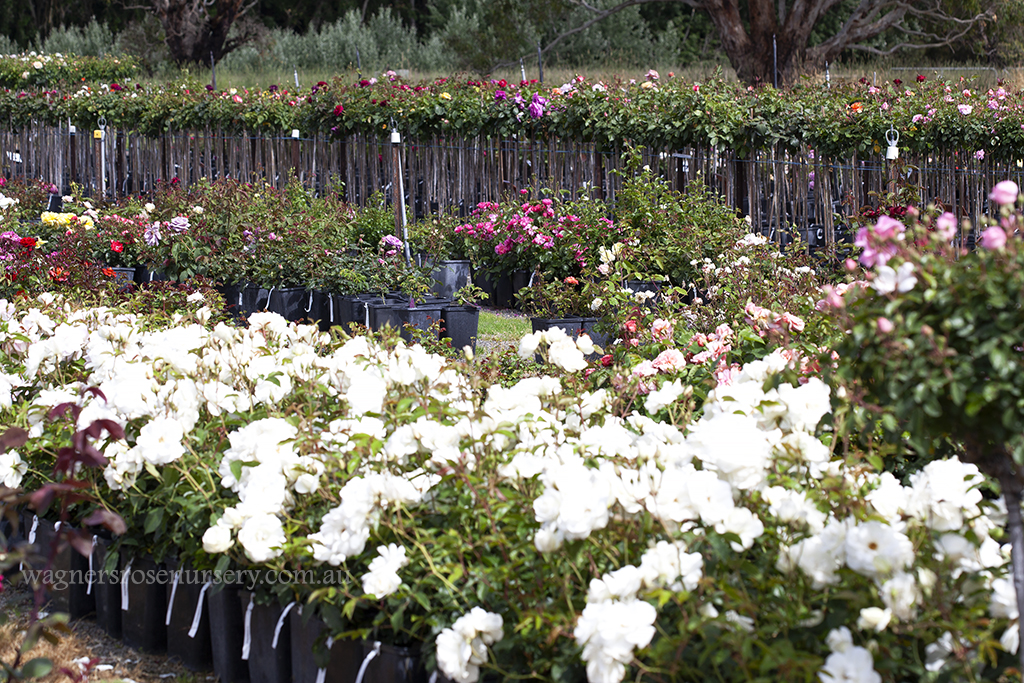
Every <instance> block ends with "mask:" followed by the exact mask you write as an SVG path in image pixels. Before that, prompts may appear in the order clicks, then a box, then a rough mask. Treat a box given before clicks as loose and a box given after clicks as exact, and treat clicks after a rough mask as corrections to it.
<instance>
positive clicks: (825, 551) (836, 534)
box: [780, 520, 849, 590]
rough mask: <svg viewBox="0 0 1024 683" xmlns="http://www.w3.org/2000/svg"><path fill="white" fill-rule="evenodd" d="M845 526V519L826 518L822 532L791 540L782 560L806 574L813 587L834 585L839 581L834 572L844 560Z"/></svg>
mask: <svg viewBox="0 0 1024 683" xmlns="http://www.w3.org/2000/svg"><path fill="white" fill-rule="evenodd" d="M848 526H849V525H848V523H847V522H839V521H836V520H833V521H831V522H829V523H828V524H827V525H826V526H825V528H824V530H822V532H821V533H819V534H817V535H816V536H810V537H808V538H805V539H803V540H802V541H800V542H799V543H796V544H794V545H793V546H792V547H791V548H790V549H789V550H788V552H787V553H786V555H785V561H786V562H788V563H791V564H793V565H795V566H797V567H799V568H800V570H801V571H802V572H803V573H804V574H806V575H807V576H809V577H810V578H811V580H812V582H813V585H814V587H815V588H816V589H819V590H820V589H821V588H824V587H825V586H831V585H835V584H836V583H838V582H839V576H838V575H837V574H836V572H837V571H838V570H839V568H840V567H842V566H843V563H844V562H845V561H846V532H847V529H848ZM781 560H783V558H781V557H780V561H781Z"/></svg>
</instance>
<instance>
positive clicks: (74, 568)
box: [36, 519, 96, 619]
mask: <svg viewBox="0 0 1024 683" xmlns="http://www.w3.org/2000/svg"><path fill="white" fill-rule="evenodd" d="M56 538H57V528H56V525H55V524H54V523H53V522H50V521H48V520H45V519H41V520H39V524H38V527H37V529H36V544H37V545H38V546H39V552H40V554H41V555H42V556H43V557H49V556H50V552H51V545H52V544H53V543H54V542H55V540H56ZM88 572H89V558H88V557H85V556H83V555H81V554H80V553H79V552H78V551H77V550H75V549H74V548H72V547H71V545H70V544H69V543H68V542H67V541H66V540H64V541H61V544H60V548H59V550H58V552H57V554H56V555H55V556H54V559H53V564H52V565H51V566H50V576H49V580H50V585H49V586H48V587H47V589H46V595H47V598H48V599H49V600H50V603H51V606H52V609H54V610H55V611H57V612H66V613H67V614H69V615H70V616H71V618H72V619H78V618H79V617H84V616H85V615H87V614H91V613H92V612H94V611H95V610H96V600H95V598H94V597H93V596H92V595H91V594H89V593H88V592H87V587H88Z"/></svg>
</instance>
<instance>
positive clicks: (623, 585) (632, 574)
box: [587, 564, 643, 603]
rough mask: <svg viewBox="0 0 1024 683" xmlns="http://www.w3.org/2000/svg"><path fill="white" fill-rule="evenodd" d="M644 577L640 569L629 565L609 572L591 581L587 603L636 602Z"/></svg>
mask: <svg viewBox="0 0 1024 683" xmlns="http://www.w3.org/2000/svg"><path fill="white" fill-rule="evenodd" d="M642 582H643V577H642V574H641V572H640V570H639V569H637V568H636V567H634V566H633V565H631V564H627V565H626V566H625V567H622V568H621V569H616V570H615V571H613V572H608V573H607V574H605V575H604V576H602V577H601V578H600V579H591V580H590V588H589V590H588V592H587V602H588V603H593V602H607V601H609V600H635V599H636V594H637V593H638V592H639V591H640V586H641V585H642Z"/></svg>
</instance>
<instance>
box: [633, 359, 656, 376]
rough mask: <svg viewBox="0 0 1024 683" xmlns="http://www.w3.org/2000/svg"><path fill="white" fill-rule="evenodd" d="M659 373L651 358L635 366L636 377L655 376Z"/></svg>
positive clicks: (634, 374)
mask: <svg viewBox="0 0 1024 683" xmlns="http://www.w3.org/2000/svg"><path fill="white" fill-rule="evenodd" d="M657 374H658V368H656V367H654V363H652V362H651V361H649V360H645V361H643V362H642V363H640V364H639V365H637V366H636V367H635V368H633V376H634V377H653V376H654V375H657Z"/></svg>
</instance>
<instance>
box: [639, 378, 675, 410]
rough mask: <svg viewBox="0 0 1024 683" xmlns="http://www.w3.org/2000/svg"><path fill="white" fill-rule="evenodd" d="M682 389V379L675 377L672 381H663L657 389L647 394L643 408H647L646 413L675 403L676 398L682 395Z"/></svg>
mask: <svg viewBox="0 0 1024 683" xmlns="http://www.w3.org/2000/svg"><path fill="white" fill-rule="evenodd" d="M684 389H685V387H684V386H683V382H682V380H678V379H677V380H675V381H673V382H665V383H664V384H662V385H661V386H660V387H658V389H656V390H655V391H652V392H651V393H649V394H647V398H646V399H645V400H644V408H646V409H647V412H648V413H652V414H653V413H656V412H658V411H659V410H661V409H662V408H665V407H666V406H670V405H672V404H673V403H675V401H676V399H677V398H679V397H680V396H682V394H683V390H684Z"/></svg>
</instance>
